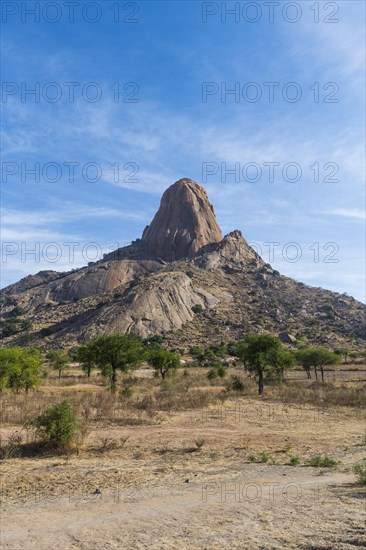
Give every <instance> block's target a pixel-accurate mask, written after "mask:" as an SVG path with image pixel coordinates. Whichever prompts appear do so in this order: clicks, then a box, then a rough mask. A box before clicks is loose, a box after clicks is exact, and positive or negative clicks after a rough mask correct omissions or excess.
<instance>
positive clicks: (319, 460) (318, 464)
mask: <svg viewBox="0 0 366 550" xmlns="http://www.w3.org/2000/svg"><path fill="white" fill-rule="evenodd" d="M306 463H307V464H308V465H309V466H314V467H315V468H335V467H336V466H337V464H338V461H337V460H334V459H333V458H329V456H327V455H324V456H321V455H315V456H313V457H312V458H310V459H309V460H307V461H306Z"/></svg>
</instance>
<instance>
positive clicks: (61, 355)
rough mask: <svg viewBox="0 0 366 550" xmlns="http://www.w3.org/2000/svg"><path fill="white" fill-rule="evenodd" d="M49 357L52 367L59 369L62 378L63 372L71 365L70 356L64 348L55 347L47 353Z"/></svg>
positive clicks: (59, 375)
mask: <svg viewBox="0 0 366 550" xmlns="http://www.w3.org/2000/svg"><path fill="white" fill-rule="evenodd" d="M47 359H48V361H49V363H50V365H51V367H52V368H53V369H55V370H57V371H58V377H59V378H61V374H62V372H63V371H64V370H65V369H67V367H68V366H69V363H70V357H69V356H68V355H67V353H65V352H64V351H63V350H62V349H53V350H51V351H49V352H48V353H47Z"/></svg>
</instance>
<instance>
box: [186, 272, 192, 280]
mask: <svg viewBox="0 0 366 550" xmlns="http://www.w3.org/2000/svg"><path fill="white" fill-rule="evenodd" d="M186 275H187V277H189V278H190V279H192V277H193V275H194V273H193V271H187V272H186Z"/></svg>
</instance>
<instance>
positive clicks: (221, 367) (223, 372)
mask: <svg viewBox="0 0 366 550" xmlns="http://www.w3.org/2000/svg"><path fill="white" fill-rule="evenodd" d="M216 372H217V376H219V377H220V378H224V376H226V368H225V367H224V365H219V366H218V367H217V368H216Z"/></svg>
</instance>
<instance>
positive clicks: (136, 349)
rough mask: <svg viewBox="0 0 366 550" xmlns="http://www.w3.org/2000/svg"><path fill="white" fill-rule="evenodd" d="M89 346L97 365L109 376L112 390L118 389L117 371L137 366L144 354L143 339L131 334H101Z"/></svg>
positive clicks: (126, 370)
mask: <svg viewBox="0 0 366 550" xmlns="http://www.w3.org/2000/svg"><path fill="white" fill-rule="evenodd" d="M87 347H88V349H89V352H90V357H92V359H93V362H94V363H95V365H96V366H97V367H98V368H99V369H100V370H101V373H102V374H103V375H104V376H108V377H109V380H110V388H111V391H112V392H114V391H115V389H116V382H117V371H121V372H129V371H130V370H133V369H135V368H137V367H138V366H139V365H140V363H141V361H142V359H143V356H144V348H143V345H142V342H141V340H140V339H139V338H137V337H136V336H132V335H129V334H112V335H111V336H100V337H99V338H97V339H96V340H94V341H93V342H90V343H89V344H88V346H87ZM89 352H88V353H89Z"/></svg>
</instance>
